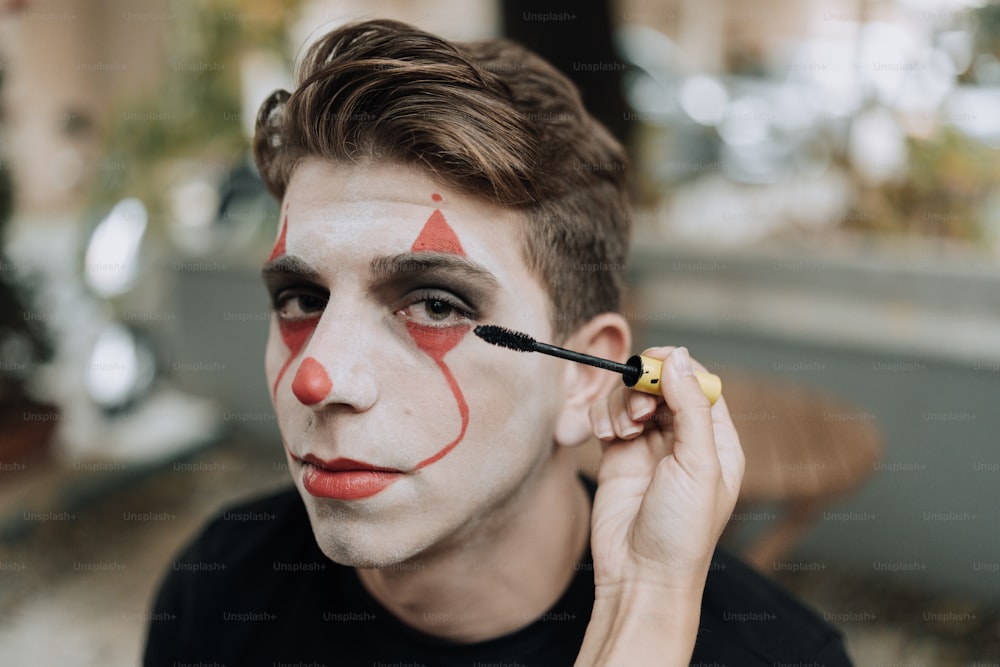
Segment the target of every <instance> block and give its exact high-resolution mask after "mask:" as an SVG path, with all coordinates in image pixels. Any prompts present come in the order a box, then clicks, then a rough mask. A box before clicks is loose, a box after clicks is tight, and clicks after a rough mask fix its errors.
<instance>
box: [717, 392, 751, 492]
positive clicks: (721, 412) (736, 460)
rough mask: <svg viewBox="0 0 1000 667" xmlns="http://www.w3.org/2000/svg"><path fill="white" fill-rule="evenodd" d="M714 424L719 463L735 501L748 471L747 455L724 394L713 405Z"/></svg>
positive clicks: (724, 479)
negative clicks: (744, 475)
mask: <svg viewBox="0 0 1000 667" xmlns="http://www.w3.org/2000/svg"><path fill="white" fill-rule="evenodd" d="M712 425H713V427H714V428H715V448H716V451H717V452H718V456H719V465H720V466H722V478H723V481H724V482H725V484H726V487H727V488H728V489H729V491H730V494H731V499H732V500H734V501H735V499H736V498H737V497H738V496H739V492H740V486H741V485H742V483H743V474H744V472H745V471H746V456H745V454H744V452H743V446H742V445H741V444H740V437H739V434H738V433H737V431H736V426H735V425H734V424H733V419H732V416H731V415H730V413H729V406H728V405H727V404H726V401H725V397H724V396H720V397H719V400H718V401H716V403H715V405H713V406H712Z"/></svg>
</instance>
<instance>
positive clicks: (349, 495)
mask: <svg viewBox="0 0 1000 667" xmlns="http://www.w3.org/2000/svg"><path fill="white" fill-rule="evenodd" d="M292 458H294V459H296V460H298V461H299V462H301V463H302V465H303V472H302V485H303V486H304V487H305V489H306V491H307V492H308V493H309V494H310V495H312V496H315V497H317V498H332V499H334V500H361V499H362V498H369V497H371V496H374V495H375V494H377V493H380V492H381V491H383V490H385V489H386V488H387V487H388V486H389V485H391V484H392V483H393V482H395V481H397V480H399V479H400V478H402V477H403V476H404V475H405V474H406V472H405V471H403V470H399V469H397V468H387V467H384V466H376V465H372V464H370V463H365V462H364V461H356V460H354V459H345V458H336V459H332V460H323V459H321V458H319V457H317V456H314V455H313V454H306V455H305V456H303V457H301V458H299V457H297V456H295V455H294V454H293V455H292Z"/></svg>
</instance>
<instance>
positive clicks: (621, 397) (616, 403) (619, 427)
mask: <svg viewBox="0 0 1000 667" xmlns="http://www.w3.org/2000/svg"><path fill="white" fill-rule="evenodd" d="M625 392H626V389H625V387H616V388H615V390H614V391H612V392H611V394H610V395H609V396H608V410H609V411H610V412H611V425H612V427H614V429H615V435H617V436H618V437H619V438H621V439H622V440H631V439H632V438H635V437H636V436H637V435H639V434H640V433H642V431H643V428H644V427H643V425H642V424H641V423H639V422H637V421H636V420H634V419H632V416H631V415H629V411H628V407H627V406H626V405H625ZM630 393H631V392H630Z"/></svg>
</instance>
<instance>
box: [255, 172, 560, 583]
mask: <svg viewBox="0 0 1000 667" xmlns="http://www.w3.org/2000/svg"><path fill="white" fill-rule="evenodd" d="M281 217H282V220H281V231H280V237H279V239H278V243H277V244H276V246H275V248H274V251H273V252H272V253H271V256H270V257H269V258H268V262H267V264H266V265H265V270H264V277H265V282H266V283H267V287H268V290H269V292H270V294H271V297H272V300H273V302H274V304H275V305H274V314H273V316H272V320H271V328H270V337H269V339H268V344H267V354H266V371H267V379H268V384H269V386H270V388H271V392H272V399H273V401H274V407H275V412H276V414H277V418H278V425H279V427H280V429H281V433H282V439H283V441H284V446H285V451H286V455H287V457H288V461H289V467H290V471H291V474H292V478H293V479H294V481H295V484H296V486H297V487H298V489H299V492H300V493H301V494H302V497H303V499H304V501H305V505H306V508H307V510H308V513H309V517H310V520H311V522H312V527H313V531H314V533H315V534H316V538H317V542H318V543H319V545H320V548H321V549H322V550H323V551H324V553H325V554H326V555H327V556H328V557H330V558H331V559H333V560H335V561H337V562H340V563H344V564H348V565H355V566H361V567H379V566H386V565H391V564H393V563H398V562H401V561H403V560H406V559H408V558H411V557H413V556H415V555H417V554H419V553H420V552H422V551H424V550H425V549H428V548H430V547H438V548H446V547H447V546H448V545H450V544H452V543H458V542H460V541H461V540H464V539H469V538H470V537H471V534H469V532H468V531H473V532H474V531H475V529H476V528H475V527H476V526H480V527H481V528H482V527H483V526H485V525H490V519H492V518H495V517H497V516H499V515H502V512H500V511H496V510H497V508H498V507H501V506H502V504H503V503H504V501H505V500H507V499H509V498H511V497H512V495H513V494H515V493H516V492H517V491H519V490H521V489H522V488H526V487H525V485H526V484H528V482H527V480H529V479H530V478H531V477H532V475H533V474H537V473H538V472H539V471H540V469H541V467H542V466H543V465H544V463H545V462H546V461H547V460H548V457H549V455H550V450H551V447H552V435H553V430H554V424H555V420H556V417H557V415H558V412H559V410H560V408H561V407H562V403H563V396H562V392H563V390H562V385H561V383H560V380H561V377H562V376H561V374H560V369H561V368H562V367H561V366H560V365H559V363H560V362H559V361H558V360H555V359H551V358H549V357H547V356H544V355H539V354H525V353H520V352H514V351H511V350H505V349H502V348H498V347H495V346H492V345H489V344H487V343H485V342H483V341H481V340H480V339H479V338H478V337H476V336H475V335H474V334H473V333H472V327H474V326H475V325H476V324H480V323H484V324H485V323H496V324H500V325H502V326H508V327H510V328H514V329H519V330H522V331H525V332H527V333H530V334H532V335H533V336H535V337H537V338H538V339H540V340H547V339H548V338H549V337H550V333H551V327H550V325H549V322H548V319H547V312H548V310H547V309H548V298H547V295H546V293H545V291H544V290H543V288H542V285H541V284H540V283H539V281H538V280H537V279H536V278H535V277H534V276H533V275H532V274H531V273H530V272H529V270H528V268H527V266H526V265H525V263H524V260H523V259H522V256H521V249H520V245H519V243H520V242H519V241H518V238H517V230H518V226H519V225H521V224H523V220H522V219H521V218H520V217H519V216H517V215H516V214H514V213H513V212H511V211H509V210H506V209H503V208H501V207H497V206H494V205H491V204H488V203H485V202H483V201H481V200H479V199H474V198H471V197H468V196H464V195H459V194H456V193H454V192H452V191H450V190H448V189H446V188H442V187H441V186H439V185H436V184H435V183H434V182H433V181H431V180H430V179H429V178H428V177H427V176H425V175H424V174H423V173H421V172H419V171H417V170H415V169H412V168H408V167H402V166H398V165H386V166H383V165H374V164H372V163H364V164H361V165H350V166H347V165H341V164H333V163H330V162H327V161H324V160H321V159H318V158H309V159H306V160H304V161H302V162H301V163H300V164H299V166H298V167H297V168H296V170H295V172H294V174H293V176H292V178H291V181H290V183H289V186H288V189H287V192H286V194H285V199H284V202H283V204H282V213H281ZM373 468H374V469H373ZM378 469H382V470H378Z"/></svg>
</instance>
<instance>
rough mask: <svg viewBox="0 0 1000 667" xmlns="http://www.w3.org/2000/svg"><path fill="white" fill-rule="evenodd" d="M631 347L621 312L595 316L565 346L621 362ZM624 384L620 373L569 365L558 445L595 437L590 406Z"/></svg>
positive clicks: (557, 421)
mask: <svg viewBox="0 0 1000 667" xmlns="http://www.w3.org/2000/svg"><path fill="white" fill-rule="evenodd" d="M631 345H632V334H631V331H630V330H629V326H628V322H626V321H625V318H624V317H622V316H621V315H619V314H618V313H602V314H600V315H598V316H596V317H594V318H593V319H591V320H589V321H588V322H587V323H586V324H584V325H583V326H581V327H580V328H579V329H578V330H577V331H576V333H574V334H573V335H572V336H570V338H569V339H568V340H567V341H566V343H565V347H568V348H570V349H572V350H576V351H578V352H585V353H587V354H591V355H594V356H597V357H604V358H605V359H615V360H618V361H625V359H626V358H628V356H629V354H630V349H631ZM621 381H622V380H621V375H619V374H618V373H613V372H611V371H606V370H603V369H600V368H594V367H592V366H586V365H583V364H574V363H569V364H567V367H566V371H565V374H564V376H563V382H564V383H565V384H564V395H565V397H566V400H565V402H564V403H563V407H562V410H560V412H559V417H558V419H557V420H556V429H555V433H554V439H555V441H556V443H558V444H560V445H563V446H566V447H576V446H577V445H582V444H583V443H585V442H587V441H588V440H589V439H590V438H591V437H592V435H593V434H592V433H591V430H590V418H589V412H590V406H591V405H592V404H593V403H594V402H595V401H597V400H600V399H603V398H604V397H605V396H607V395H608V393H610V392H611V390H612V389H614V388H615V387H616V386H617V385H619V384H621Z"/></svg>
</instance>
